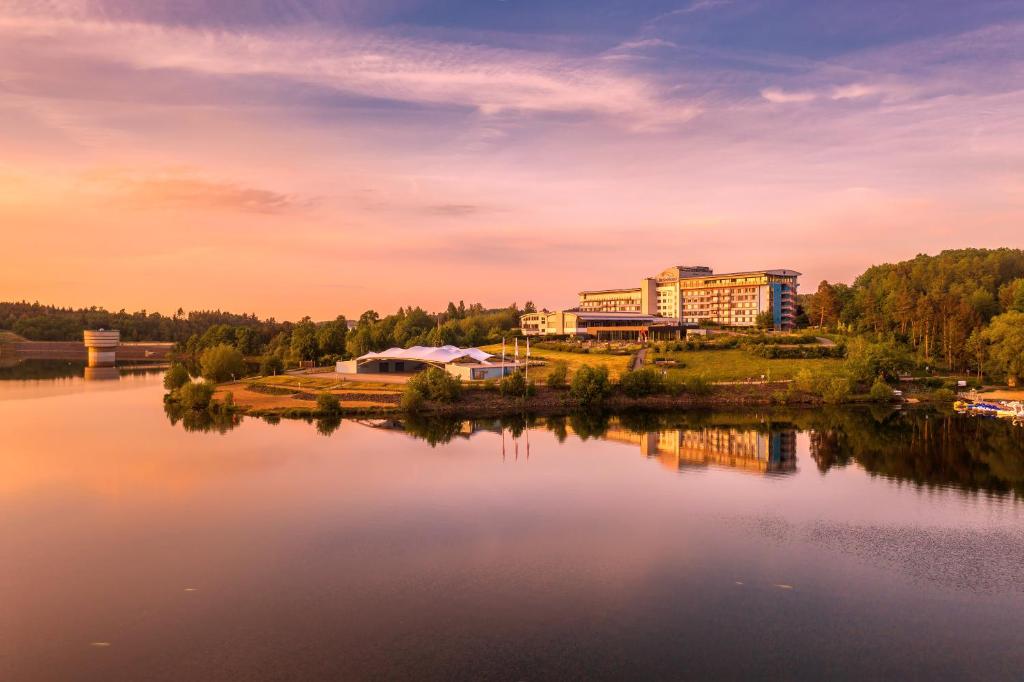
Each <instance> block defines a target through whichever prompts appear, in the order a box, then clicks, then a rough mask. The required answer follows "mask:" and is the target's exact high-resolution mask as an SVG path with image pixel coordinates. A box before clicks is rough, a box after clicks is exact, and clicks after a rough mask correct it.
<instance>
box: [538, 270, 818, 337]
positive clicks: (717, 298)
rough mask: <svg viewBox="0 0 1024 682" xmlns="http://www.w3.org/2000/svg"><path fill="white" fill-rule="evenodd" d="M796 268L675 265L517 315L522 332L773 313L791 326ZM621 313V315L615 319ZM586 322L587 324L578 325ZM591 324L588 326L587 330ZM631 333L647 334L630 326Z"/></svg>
mask: <svg viewBox="0 0 1024 682" xmlns="http://www.w3.org/2000/svg"><path fill="white" fill-rule="evenodd" d="M799 275H800V273H799V272H796V271H795V270H757V271H753V272H733V273H728V274H720V275H716V274H713V273H712V271H711V268H708V267H704V266H680V265H677V266H674V267H671V268H668V269H667V270H663V271H662V272H661V273H659V274H658V275H657V276H655V277H647V278H644V279H643V281H642V282H641V284H640V286H639V287H633V288H626V289H600V290H595V291H581V292H580V295H579V304H578V306H577V307H576V308H572V309H570V310H566V311H555V312H547V311H541V312H537V313H528V314H527V315H524V316H523V317H522V319H521V320H520V326H521V327H522V330H523V333H524V334H527V335H529V334H536V335H544V334H576V335H587V336H595V337H597V338H603V337H612V335H613V334H615V333H616V332H618V333H619V334H620V335H621V334H623V333H625V331H626V330H624V329H622V330H618V329H614V328H611V329H609V327H615V326H616V325H619V326H622V327H626V326H628V327H640V326H643V327H646V328H650V331H655V332H656V331H657V327H658V326H659V325H660V324H670V323H675V324H683V325H697V324H699V323H701V322H705V321H707V322H714V323H716V324H719V325H722V326H724V327H753V326H755V325H756V324H757V323H758V319H757V318H758V316H759V315H761V314H763V313H769V314H770V315H771V322H772V325H773V326H774V327H775V328H776V329H792V328H793V322H794V318H795V316H796V292H797V277H799ZM616 316H619V317H620V318H622V319H623V320H626V319H627V318H628V322H626V321H619V320H617V319H616ZM581 322H586V323H587V324H581ZM591 328H592V329H591ZM630 331H633V332H634V333H633V335H634V337H636V336H640V337H643V336H646V333H647V330H646V329H645V330H644V333H643V334H640V333H639V330H633V329H630Z"/></svg>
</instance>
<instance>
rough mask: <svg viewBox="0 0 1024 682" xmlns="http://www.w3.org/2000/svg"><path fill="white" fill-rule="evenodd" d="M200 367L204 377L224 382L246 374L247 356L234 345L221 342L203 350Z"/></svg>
mask: <svg viewBox="0 0 1024 682" xmlns="http://www.w3.org/2000/svg"><path fill="white" fill-rule="evenodd" d="M199 368H200V371H201V373H202V375H203V377H204V378H206V379H209V380H210V381H215V382H218V383H219V382H222V381H228V380H230V379H236V378H238V377H243V376H245V372H246V367H245V358H244V357H243V356H242V352H241V351H240V350H238V349H237V348H235V347H234V346H229V345H228V344H226V343H221V344H218V345H216V346H212V347H210V348H207V349H206V350H204V351H203V354H202V355H200V356H199Z"/></svg>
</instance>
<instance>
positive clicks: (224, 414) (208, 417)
mask: <svg viewBox="0 0 1024 682" xmlns="http://www.w3.org/2000/svg"><path fill="white" fill-rule="evenodd" d="M164 413H165V414H166V415H167V419H168V420H170V422H171V425H172V426H176V425H177V424H178V422H181V426H182V428H183V429H185V430H186V431H193V432H202V433H207V432H211V431H215V432H217V433H220V434H224V433H227V432H228V431H230V430H231V429H233V428H235V427H237V426H238V425H239V424H241V423H242V417H241V415H239V414H237V413H235V412H231V411H228V410H218V409H208V410H192V409H189V408H186V407H182V406H181V405H179V404H177V403H173V402H170V401H164Z"/></svg>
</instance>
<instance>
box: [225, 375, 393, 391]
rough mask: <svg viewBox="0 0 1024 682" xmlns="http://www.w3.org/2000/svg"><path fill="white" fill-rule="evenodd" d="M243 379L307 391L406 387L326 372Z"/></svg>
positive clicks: (380, 389)
mask: <svg viewBox="0 0 1024 682" xmlns="http://www.w3.org/2000/svg"><path fill="white" fill-rule="evenodd" d="M243 381H244V382H245V383H249V384H263V385H266V386H279V387H282V388H292V389H297V390H305V391H309V390H316V391H327V390H339V389H342V390H349V391H356V390H368V391H377V392H386V393H399V392H401V391H402V390H403V389H404V388H405V386H404V385H402V384H385V383H379V382H375V381H344V380H342V379H340V378H338V377H333V376H331V375H330V374H325V375H324V376H317V375H295V374H279V375H277V376H270V377H255V378H250V379H243Z"/></svg>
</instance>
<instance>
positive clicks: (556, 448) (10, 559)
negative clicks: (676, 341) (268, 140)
mask: <svg viewBox="0 0 1024 682" xmlns="http://www.w3.org/2000/svg"><path fill="white" fill-rule="evenodd" d="M64 367H65V368H64V369H63V370H61V369H59V367H56V366H47V365H39V366H37V367H36V369H35V370H32V369H31V368H28V369H26V368H25V367H22V368H20V369H17V370H14V369H12V368H7V369H5V370H3V371H2V372H0V428H2V434H3V441H2V442H3V446H2V451H0V603H2V605H3V607H2V609H0V679H3V680H222V679H244V680H284V679H328V680H339V679H362V678H378V679H381V678H386V679H453V678H455V679H482V678H488V679H498V680H506V679H507V680H519V679H567V678H568V679H594V678H617V679H622V678H645V679H709V678H712V679H738V678H750V677H757V678H764V677H770V678H789V679H821V678H847V679H853V678H856V679H865V678H868V679H875V678H885V679H909V678H915V679H969V678H973V679H1020V676H1021V670H1024V503H1022V500H1024V428H1020V427H1014V426H1012V425H1010V424H1007V423H1005V422H998V421H992V420H982V419H977V418H970V417H964V416H957V415H952V414H944V413H939V412H934V411H925V410H904V411H902V412H894V411H890V410H882V409H877V408H876V409H857V410H854V409H845V410H802V411H772V410H748V411H745V412H735V413H721V412H714V413H712V412H693V413H687V414H673V415H650V414H627V415H618V416H583V417H573V418H566V419H551V420H540V419H538V420H532V421H531V420H526V419H511V420H504V422H503V423H502V422H495V421H483V422H459V421H454V420H434V421H419V420H418V421H414V422H412V423H406V424H401V423H398V422H395V421H386V420H376V421H366V422H356V421H337V420H335V421H331V420H327V421H323V420H321V421H319V422H311V423H307V422H303V421H281V422H280V423H277V424H273V423H268V422H267V421H263V420H258V419H248V418H247V419H228V420H226V421H225V420H219V421H215V420H211V419H206V418H198V417H195V416H194V415H175V414H168V413H167V412H165V409H164V405H163V402H162V393H163V390H162V387H161V383H160V382H161V377H162V375H161V374H160V373H159V372H153V371H146V370H139V371H134V372H125V373H122V374H121V376H120V378H114V379H110V380H107V381H102V380H96V381H86V380H84V379H83V378H82V368H81V367H80V366H76V365H74V364H71V365H68V364H66V363H65V366H64ZM35 377H38V378H35Z"/></svg>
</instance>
